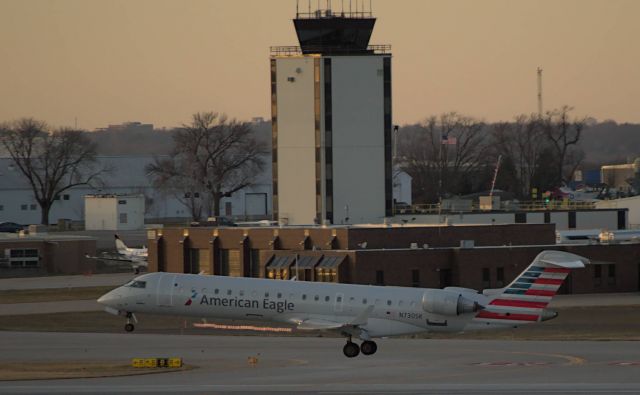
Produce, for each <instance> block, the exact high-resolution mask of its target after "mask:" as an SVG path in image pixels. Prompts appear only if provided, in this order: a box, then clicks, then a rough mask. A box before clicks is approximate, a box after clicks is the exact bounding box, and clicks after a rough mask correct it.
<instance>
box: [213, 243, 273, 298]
mask: <svg viewBox="0 0 640 395" xmlns="http://www.w3.org/2000/svg"><path fill="white" fill-rule="evenodd" d="M218 251H220V252H219V254H220V261H219V262H220V275H221V276H228V275H229V250H228V249H226V248H220V249H219V250H218ZM265 297H269V294H268V293H267V294H266V295H265Z"/></svg>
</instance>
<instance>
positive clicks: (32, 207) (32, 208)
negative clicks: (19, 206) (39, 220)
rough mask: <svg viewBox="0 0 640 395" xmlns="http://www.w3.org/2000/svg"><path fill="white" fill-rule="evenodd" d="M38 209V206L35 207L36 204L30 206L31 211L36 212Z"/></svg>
mask: <svg viewBox="0 0 640 395" xmlns="http://www.w3.org/2000/svg"><path fill="white" fill-rule="evenodd" d="M37 208H38V206H37V205H35V204H30V205H29V209H30V210H31V211H35V210H36V209H37Z"/></svg>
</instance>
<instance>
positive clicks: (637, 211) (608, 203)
mask: <svg viewBox="0 0 640 395" xmlns="http://www.w3.org/2000/svg"><path fill="white" fill-rule="evenodd" d="M596 207H597V208H599V209H621V208H626V209H628V210H629V228H630V229H640V196H632V197H628V198H622V199H612V200H600V201H598V202H596Z"/></svg>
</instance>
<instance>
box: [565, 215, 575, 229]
mask: <svg viewBox="0 0 640 395" xmlns="http://www.w3.org/2000/svg"><path fill="white" fill-rule="evenodd" d="M567 215H568V216H569V229H575V228H576V212H575V211H569V212H568V213H567Z"/></svg>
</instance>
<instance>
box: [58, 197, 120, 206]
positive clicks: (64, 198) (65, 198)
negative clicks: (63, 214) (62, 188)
mask: <svg viewBox="0 0 640 395" xmlns="http://www.w3.org/2000/svg"><path fill="white" fill-rule="evenodd" d="M62 199H63V200H69V195H62ZM123 202H125V203H122V204H126V201H125V200H123ZM118 203H119V202H118Z"/></svg>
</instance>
